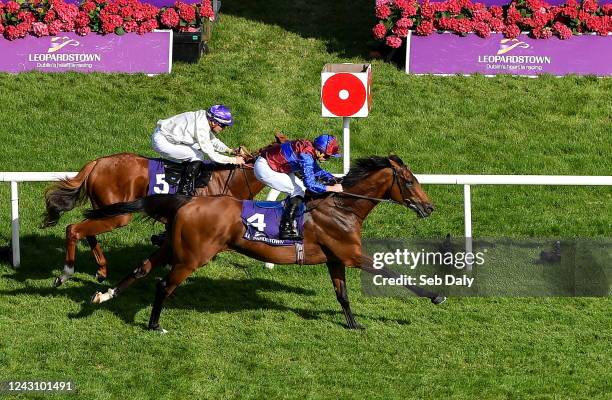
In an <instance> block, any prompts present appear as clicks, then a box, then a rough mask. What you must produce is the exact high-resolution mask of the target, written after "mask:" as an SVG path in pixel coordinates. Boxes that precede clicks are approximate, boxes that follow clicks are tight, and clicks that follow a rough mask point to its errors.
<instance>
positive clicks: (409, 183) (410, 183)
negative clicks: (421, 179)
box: [405, 181, 412, 189]
mask: <svg viewBox="0 0 612 400" xmlns="http://www.w3.org/2000/svg"><path fill="white" fill-rule="evenodd" d="M405 185H406V187H407V188H408V189H410V188H411V187H412V181H406V183H405Z"/></svg>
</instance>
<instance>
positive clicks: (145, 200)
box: [83, 194, 192, 223]
mask: <svg viewBox="0 0 612 400" xmlns="http://www.w3.org/2000/svg"><path fill="white" fill-rule="evenodd" d="M191 199H192V197H190V196H182V195H173V194H154V195H152V196H148V197H142V198H140V199H137V200H134V201H131V202H127V203H115V204H110V205H108V206H105V207H101V208H97V209H95V210H94V209H90V210H87V211H85V212H84V213H83V215H84V216H85V218H87V219H101V218H108V217H115V216H117V215H122V214H133V213H137V212H141V213H144V214H146V215H147V216H149V217H151V218H153V219H155V220H157V221H160V222H163V223H168V222H170V221H171V220H172V219H173V218H174V216H175V215H176V213H177V211H178V210H179V208H181V207H182V206H184V205H185V204H187V203H189V202H190V201H191Z"/></svg>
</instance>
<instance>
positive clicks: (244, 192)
mask: <svg viewBox="0 0 612 400" xmlns="http://www.w3.org/2000/svg"><path fill="white" fill-rule="evenodd" d="M228 178H229V182H228V183H227V191H228V194H230V195H232V196H234V197H236V198H240V199H247V198H253V197H255V195H256V194H257V193H259V192H261V190H262V189H263V188H264V187H265V185H264V184H263V183H261V182H260V181H259V180H258V179H257V178H256V177H255V173H254V171H253V169H252V168H244V167H238V168H236V169H235V170H234V172H233V174H231V175H229V176H224V180H223V185H225V183H226V182H227V180H228Z"/></svg>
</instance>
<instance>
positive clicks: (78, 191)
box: [41, 160, 98, 228]
mask: <svg viewBox="0 0 612 400" xmlns="http://www.w3.org/2000/svg"><path fill="white" fill-rule="evenodd" d="M97 162H98V160H93V161H90V162H89V163H87V164H85V166H84V167H83V168H81V170H80V171H79V173H78V174H77V176H75V177H74V178H65V179H62V180H60V181H59V182H57V183H55V184H53V185H51V186H49V187H48V188H47V189H46V190H45V204H46V208H47V209H46V211H45V213H44V214H43V218H44V219H43V223H42V224H41V228H48V227H50V226H55V225H56V224H57V222H58V221H59V219H60V216H61V215H62V213H63V212H65V211H70V210H72V209H73V208H74V207H76V206H78V205H81V204H83V202H84V201H85V198H86V195H87V192H86V190H85V189H86V186H87V184H86V183H87V178H88V177H89V174H90V173H91V171H93V169H94V167H95V166H96V164H97Z"/></svg>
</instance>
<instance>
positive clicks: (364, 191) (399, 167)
mask: <svg viewBox="0 0 612 400" xmlns="http://www.w3.org/2000/svg"><path fill="white" fill-rule="evenodd" d="M342 185H343V187H344V189H345V192H343V193H333V194H331V193H328V194H326V195H324V196H322V197H319V198H316V199H311V200H310V201H309V202H308V203H307V211H306V215H305V216H304V262H303V263H304V264H321V263H326V264H327V268H328V270H329V274H330V276H331V280H332V283H333V285H334V289H335V291H336V297H337V299H338V302H339V303H340V305H341V307H342V310H343V312H344V315H345V317H346V322H347V325H348V327H349V328H350V329H358V328H361V327H360V326H359V325H358V324H357V322H356V321H355V318H354V316H353V313H352V312H351V309H350V306H349V299H348V294H347V288H346V280H345V268H346V267H357V268H361V269H362V270H364V271H366V272H369V273H376V274H383V275H385V276H397V274H396V273H394V272H392V271H389V270H386V269H374V268H373V267H372V260H371V258H370V257H368V256H366V255H363V254H362V249H361V226H362V223H363V221H364V219H365V218H366V217H367V216H368V214H369V213H370V211H372V209H373V208H374V206H376V204H378V203H379V202H381V201H391V202H394V203H398V204H401V205H403V206H406V207H408V208H409V209H412V210H414V211H415V212H416V214H417V215H418V216H419V217H422V218H424V217H427V216H429V214H431V212H432V211H433V206H432V204H431V202H430V201H429V198H428V197H427V194H426V193H425V192H424V191H423V189H422V188H421V186H420V184H419V182H418V181H417V179H416V178H415V176H414V175H413V174H412V172H411V171H410V169H409V168H408V167H407V166H406V165H405V164H404V163H403V162H402V160H401V159H399V158H398V157H396V156H390V157H376V156H372V157H368V158H363V159H359V160H357V161H356V163H355V165H354V166H353V168H351V170H350V171H349V173H348V175H347V176H346V177H345V178H344V180H343V183H342ZM219 210H223V212H219ZM241 210H242V201H240V200H237V199H233V198H230V197H196V198H191V197H187V196H173V195H155V196H150V197H145V198H142V199H139V200H136V201H135V202H131V203H121V204H114V205H110V206H107V207H103V208H101V209H97V210H89V211H87V212H86V214H85V215H86V216H87V217H88V218H107V217H109V216H116V215H122V214H125V213H133V212H144V213H146V214H147V215H148V216H149V217H152V218H154V219H156V220H158V221H160V222H163V223H166V224H169V234H170V237H169V240H168V242H170V245H171V247H172V251H168V252H166V256H167V257H168V258H169V259H170V260H165V261H170V263H171V265H172V270H171V271H170V273H169V274H168V275H167V276H166V278H165V279H163V280H162V281H160V282H159V284H158V285H157V290H156V294H155V301H154V303H153V310H152V311H151V318H150V320H149V329H151V330H159V331H162V332H163V331H164V330H163V329H162V328H161V327H160V325H159V317H160V314H161V310H162V305H163V303H164V301H165V300H166V299H167V298H168V296H169V295H170V294H172V292H174V290H175V289H176V287H177V286H178V285H179V284H180V283H181V282H183V281H184V280H185V279H186V278H187V277H188V276H190V275H191V274H192V273H193V272H194V271H195V270H196V269H197V268H198V267H200V266H202V265H205V264H207V263H208V262H209V261H210V260H211V259H212V258H213V257H214V256H215V255H216V254H217V253H219V252H221V251H224V250H235V251H237V252H239V253H242V254H245V255H247V256H249V257H253V258H255V259H257V260H260V261H266V262H272V263H275V264H295V263H296V250H295V248H294V247H293V246H285V247H274V246H270V245H268V244H265V243H262V242H255V241H248V240H246V239H243V235H244V233H245V227H244V225H243V223H242V220H241V217H240V214H241ZM406 287H407V288H408V289H411V290H412V291H414V292H415V293H417V294H418V295H419V296H423V297H429V298H430V299H431V301H432V302H433V303H434V304H440V303H442V302H443V301H444V300H446V298H445V297H443V296H440V295H436V294H435V293H431V292H429V291H427V290H424V289H422V288H418V287H412V286H406ZM110 294H111V296H110V297H114V296H113V293H112V292H111V293H110Z"/></svg>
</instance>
